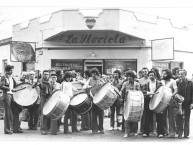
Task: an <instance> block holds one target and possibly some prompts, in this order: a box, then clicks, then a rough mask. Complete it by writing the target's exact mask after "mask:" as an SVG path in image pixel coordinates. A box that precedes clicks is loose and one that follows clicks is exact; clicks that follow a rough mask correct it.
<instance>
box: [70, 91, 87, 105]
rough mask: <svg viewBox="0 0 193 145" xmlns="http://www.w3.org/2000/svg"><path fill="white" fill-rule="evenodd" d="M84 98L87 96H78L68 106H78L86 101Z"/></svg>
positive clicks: (83, 94)
mask: <svg viewBox="0 0 193 145" xmlns="http://www.w3.org/2000/svg"><path fill="white" fill-rule="evenodd" d="M86 98H87V94H85V93H81V94H78V95H76V96H74V97H73V98H72V100H71V101H70V105H72V106H76V105H79V104H81V103H82V102H84V100H86Z"/></svg>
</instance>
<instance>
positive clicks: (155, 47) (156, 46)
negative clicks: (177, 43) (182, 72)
mask: <svg viewBox="0 0 193 145" xmlns="http://www.w3.org/2000/svg"><path fill="white" fill-rule="evenodd" d="M151 47H152V49H151V59H152V60H173V59H174V38H164V39H155V40H152V41H151Z"/></svg>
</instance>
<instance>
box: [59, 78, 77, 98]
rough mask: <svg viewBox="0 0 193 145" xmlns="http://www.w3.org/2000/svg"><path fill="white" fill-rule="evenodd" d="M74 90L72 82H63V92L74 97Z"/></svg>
mask: <svg viewBox="0 0 193 145" xmlns="http://www.w3.org/2000/svg"><path fill="white" fill-rule="evenodd" d="M73 90H75V88H74V87H73V85H72V83H71V82H62V84H61V91H62V92H63V93H64V94H66V95H68V96H69V97H72V96H73Z"/></svg>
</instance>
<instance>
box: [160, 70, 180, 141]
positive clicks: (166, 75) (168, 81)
mask: <svg viewBox="0 0 193 145" xmlns="http://www.w3.org/2000/svg"><path fill="white" fill-rule="evenodd" d="M162 78H163V80H162V81H161V82H162V84H163V86H165V87H168V88H169V89H170V90H171V92H172V96H171V98H173V97H174V96H175V95H176V94H177V93H178V88H177V84H176V81H175V80H173V79H172V73H171V71H170V70H169V69H165V70H163V71H162ZM167 114H168V115H167ZM167 118H168V119H169V135H170V137H171V138H174V137H175V116H174V114H173V113H172V99H171V100H170V102H169V105H168V107H167V108H166V110H165V111H164V128H165V134H167V133H168V130H167V129H168V126H167V121H166V120H167Z"/></svg>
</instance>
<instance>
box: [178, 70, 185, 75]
mask: <svg viewBox="0 0 193 145" xmlns="http://www.w3.org/2000/svg"><path fill="white" fill-rule="evenodd" d="M178 71H183V72H184V73H185V75H187V71H186V70H185V69H178Z"/></svg>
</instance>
